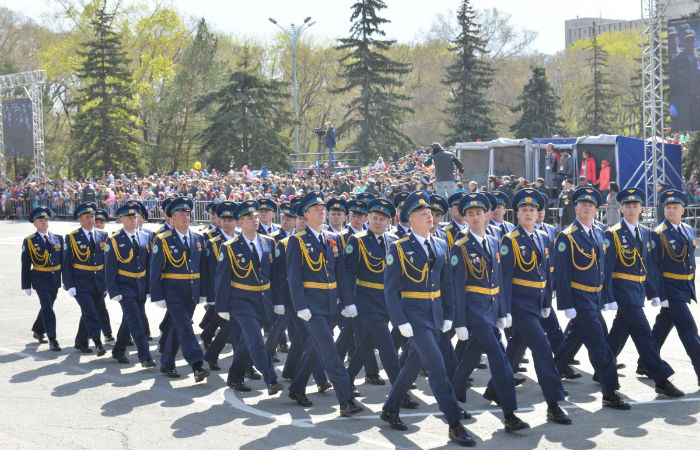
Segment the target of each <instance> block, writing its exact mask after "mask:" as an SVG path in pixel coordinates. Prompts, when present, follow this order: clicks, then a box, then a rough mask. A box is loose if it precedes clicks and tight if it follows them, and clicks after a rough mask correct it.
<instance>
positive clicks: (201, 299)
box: [199, 297, 207, 303]
mask: <svg viewBox="0 0 700 450" xmlns="http://www.w3.org/2000/svg"><path fill="white" fill-rule="evenodd" d="M206 301H207V298H206V297H199V303H205V302H206Z"/></svg>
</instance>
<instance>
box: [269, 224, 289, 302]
mask: <svg viewBox="0 0 700 450" xmlns="http://www.w3.org/2000/svg"><path fill="white" fill-rule="evenodd" d="M292 237H293V235H290V236H287V237H285V238H283V239H281V240H280V241H279V242H277V244H276V245H275V257H274V260H273V262H272V304H273V305H284V307H285V309H287V308H289V309H291V308H294V305H292V297H291V295H290V294H289V282H288V280H287V245H288V244H289V239H290V238H292Z"/></svg>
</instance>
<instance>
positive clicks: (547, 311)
mask: <svg viewBox="0 0 700 450" xmlns="http://www.w3.org/2000/svg"><path fill="white" fill-rule="evenodd" d="M551 312H552V308H542V318H543V319H546V318H547V317H549V314H550V313H551Z"/></svg>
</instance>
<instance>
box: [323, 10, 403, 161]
mask: <svg viewBox="0 0 700 450" xmlns="http://www.w3.org/2000/svg"><path fill="white" fill-rule="evenodd" d="M384 8H386V4H385V3H384V2H383V1H382V0H360V1H358V2H356V3H355V4H353V5H352V7H351V9H352V15H351V16H350V21H354V23H353V25H352V27H350V37H348V38H344V39H339V41H340V45H339V46H338V47H336V48H337V49H339V50H342V51H345V52H349V53H347V54H346V55H345V56H343V57H342V58H341V59H340V63H341V65H342V67H343V71H342V73H341V74H340V76H341V78H343V80H345V85H344V86H343V87H342V88H339V89H337V90H336V91H335V92H336V93H343V92H352V93H353V94H355V97H354V98H353V99H352V100H351V101H350V103H349V104H348V105H347V107H348V111H347V113H346V114H345V117H344V122H343V123H342V124H341V125H340V126H339V127H338V135H339V136H344V135H349V134H350V133H352V132H354V133H355V134H354V140H353V141H352V142H350V143H349V144H348V148H347V150H351V151H359V152H360V158H361V160H362V161H368V160H371V159H374V158H375V157H376V156H377V155H383V156H389V153H390V148H391V147H395V146H396V147H402V148H406V147H409V146H412V145H413V142H412V141H411V138H410V137H408V136H407V135H406V134H404V133H402V132H401V130H400V129H399V127H400V125H401V123H402V122H403V119H404V116H405V115H406V113H410V112H413V110H412V109H411V108H409V107H408V106H406V105H405V103H406V102H407V101H408V100H410V99H411V97H409V96H406V95H402V94H399V93H397V92H396V90H397V88H399V87H401V85H402V84H403V83H402V82H401V81H400V79H399V78H400V76H401V75H405V74H407V73H409V72H410V71H411V66H410V65H409V64H405V63H401V62H398V61H394V60H392V59H390V58H388V57H387V56H386V55H385V54H384V53H385V52H386V51H387V50H389V48H391V46H392V45H394V44H395V42H396V41H393V40H382V39H378V38H377V37H378V36H384V34H385V33H384V31H382V30H381V29H380V26H381V25H383V24H385V23H389V20H387V19H384V18H382V17H379V16H378V15H377V11H379V10H381V9H384ZM375 36H377V37H375Z"/></svg>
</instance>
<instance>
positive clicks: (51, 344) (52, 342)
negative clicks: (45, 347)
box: [49, 339, 61, 352]
mask: <svg viewBox="0 0 700 450" xmlns="http://www.w3.org/2000/svg"><path fill="white" fill-rule="evenodd" d="M49 350H51V351H52V352H60V351H61V347H60V346H59V345H58V341H57V340H56V339H51V340H50V341H49Z"/></svg>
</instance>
